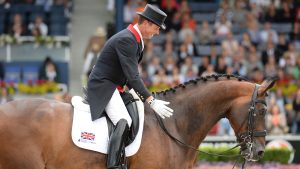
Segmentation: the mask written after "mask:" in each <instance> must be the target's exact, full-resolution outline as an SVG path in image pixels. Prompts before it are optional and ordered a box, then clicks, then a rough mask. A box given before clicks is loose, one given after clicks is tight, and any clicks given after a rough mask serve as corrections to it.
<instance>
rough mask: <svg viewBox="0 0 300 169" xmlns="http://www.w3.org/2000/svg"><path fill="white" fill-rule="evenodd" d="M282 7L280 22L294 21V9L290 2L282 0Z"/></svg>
mask: <svg viewBox="0 0 300 169" xmlns="http://www.w3.org/2000/svg"><path fill="white" fill-rule="evenodd" d="M281 6H282V8H281V9H280V10H279V12H278V14H279V22H280V23H292V22H293V19H294V18H293V17H294V15H293V10H294V9H292V8H291V7H290V4H289V2H287V1H282V3H281Z"/></svg>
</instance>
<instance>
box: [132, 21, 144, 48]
mask: <svg viewBox="0 0 300 169" xmlns="http://www.w3.org/2000/svg"><path fill="white" fill-rule="evenodd" d="M133 28H134V29H135V30H136V31H137V32H138V34H139V35H140V38H141V41H142V50H144V40H143V36H142V34H141V32H140V30H139V27H138V26H137V24H135V25H134V26H133Z"/></svg>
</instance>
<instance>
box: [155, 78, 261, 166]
mask: <svg viewBox="0 0 300 169" xmlns="http://www.w3.org/2000/svg"><path fill="white" fill-rule="evenodd" d="M258 89H259V85H257V84H255V88H254V91H253V94H252V98H251V104H250V108H249V112H248V114H249V115H248V127H247V132H244V133H241V134H240V135H238V136H237V140H238V141H239V143H238V144H237V145H235V146H234V147H232V148H230V149H228V150H226V151H223V152H222V153H209V152H205V151H202V150H199V149H198V148H195V147H193V146H191V145H189V144H186V143H184V142H183V141H181V140H179V139H178V138H176V137H174V136H173V135H172V134H170V132H169V131H168V130H167V128H166V127H165V125H164V122H163V121H162V119H161V118H160V117H159V116H158V115H157V113H155V112H154V111H153V112H154V115H155V117H156V119H157V121H158V123H159V126H160V127H161V129H162V130H163V131H164V132H165V133H166V134H167V135H168V136H169V137H170V138H171V139H172V140H173V141H175V142H177V143H178V144H180V145H182V146H184V147H187V148H189V149H192V150H194V151H197V152H200V153H203V154H207V155H212V156H220V157H240V156H241V155H240V154H238V155H225V154H223V153H226V152H228V151H230V150H233V149H235V148H237V147H239V146H241V145H243V144H246V145H248V146H249V147H250V152H251V151H252V146H253V138H254V137H264V136H266V135H267V131H266V130H263V131H254V117H255V116H256V107H255V105H256V104H257V103H260V104H264V105H266V102H265V101H264V100H257V93H258ZM245 121H246V119H245V120H244V122H245ZM244 122H243V124H244ZM243 124H242V125H241V127H242V126H243ZM240 129H241V128H240ZM240 129H239V130H240ZM249 155H250V154H249ZM245 164H246V160H244V162H243V164H242V168H244V166H245ZM234 166H235V165H234ZM234 166H233V168H234Z"/></svg>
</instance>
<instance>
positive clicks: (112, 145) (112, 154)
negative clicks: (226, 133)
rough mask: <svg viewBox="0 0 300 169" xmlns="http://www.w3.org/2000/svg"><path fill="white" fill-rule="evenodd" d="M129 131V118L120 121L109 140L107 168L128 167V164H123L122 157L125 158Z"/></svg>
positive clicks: (118, 168) (125, 168)
mask: <svg viewBox="0 0 300 169" xmlns="http://www.w3.org/2000/svg"><path fill="white" fill-rule="evenodd" d="M128 131H129V127H128V124H127V120H125V119H121V120H120V121H118V123H117V124H116V126H115V129H114V131H113V133H112V135H111V137H110V140H109V147H108V152H107V153H108V154H107V161H106V166H107V169H127V167H126V166H122V159H123V158H125V157H124V156H125V141H126V139H127V137H128Z"/></svg>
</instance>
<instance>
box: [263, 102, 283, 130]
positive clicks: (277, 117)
mask: <svg viewBox="0 0 300 169" xmlns="http://www.w3.org/2000/svg"><path fill="white" fill-rule="evenodd" d="M266 127H267V129H268V130H269V132H270V134H285V133H287V132H288V127H287V124H286V117H285V115H284V114H283V113H282V112H280V109H279V107H278V105H277V104H276V103H274V105H272V106H271V108H270V113H267V117H266Z"/></svg>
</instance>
